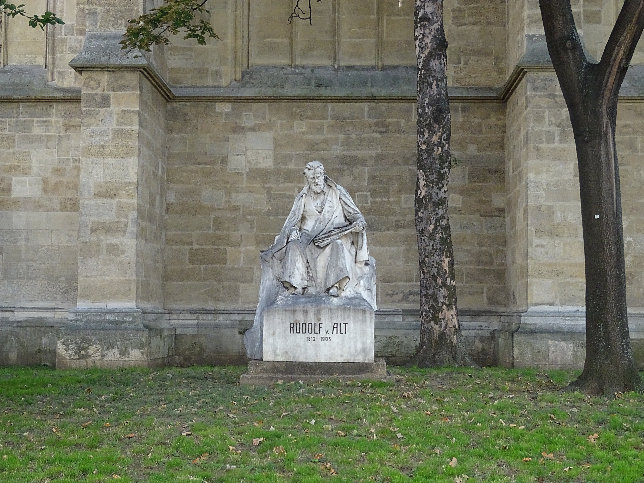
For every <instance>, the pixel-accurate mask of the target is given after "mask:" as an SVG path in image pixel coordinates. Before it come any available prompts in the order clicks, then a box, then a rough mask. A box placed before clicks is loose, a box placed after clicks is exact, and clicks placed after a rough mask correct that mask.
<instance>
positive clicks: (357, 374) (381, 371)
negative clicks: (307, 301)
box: [239, 359, 395, 386]
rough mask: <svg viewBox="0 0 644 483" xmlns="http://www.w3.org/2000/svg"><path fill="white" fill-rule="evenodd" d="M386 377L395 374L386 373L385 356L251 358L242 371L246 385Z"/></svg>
mask: <svg viewBox="0 0 644 483" xmlns="http://www.w3.org/2000/svg"><path fill="white" fill-rule="evenodd" d="M327 380H334V381H360V380H371V381H386V382H394V381H395V377H394V376H392V375H390V374H388V373H387V365H386V363H385V361H384V359H376V360H375V361H374V362H276V361H250V362H249V363H248V372H247V373H246V374H242V376H241V377H240V379H239V383H240V384H243V385H255V386H267V385H271V384H277V383H280V382H299V381H301V382H318V381H327Z"/></svg>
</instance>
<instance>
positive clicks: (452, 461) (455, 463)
mask: <svg viewBox="0 0 644 483" xmlns="http://www.w3.org/2000/svg"><path fill="white" fill-rule="evenodd" d="M457 464H458V460H457V459H456V458H452V460H451V461H450V462H449V465H450V466H451V467H452V468H456V465H457Z"/></svg>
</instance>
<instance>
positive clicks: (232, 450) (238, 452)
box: [228, 446, 241, 454]
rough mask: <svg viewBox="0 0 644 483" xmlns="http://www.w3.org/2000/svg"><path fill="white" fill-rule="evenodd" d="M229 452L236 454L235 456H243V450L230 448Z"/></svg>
mask: <svg viewBox="0 0 644 483" xmlns="http://www.w3.org/2000/svg"><path fill="white" fill-rule="evenodd" d="M228 451H230V452H231V453H235V454H241V450H238V449H237V448H235V447H234V446H228Z"/></svg>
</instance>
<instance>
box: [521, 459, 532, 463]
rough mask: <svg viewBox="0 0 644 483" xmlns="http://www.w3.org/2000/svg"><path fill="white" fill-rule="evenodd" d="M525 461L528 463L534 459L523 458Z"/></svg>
mask: <svg viewBox="0 0 644 483" xmlns="http://www.w3.org/2000/svg"><path fill="white" fill-rule="evenodd" d="M523 461H525V462H526V463H527V462H528V461H532V458H523Z"/></svg>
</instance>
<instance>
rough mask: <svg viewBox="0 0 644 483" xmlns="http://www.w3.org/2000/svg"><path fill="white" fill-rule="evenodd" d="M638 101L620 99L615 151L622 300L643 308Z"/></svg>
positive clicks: (642, 140) (642, 146) (642, 132)
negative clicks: (621, 222) (621, 237)
mask: <svg viewBox="0 0 644 483" xmlns="http://www.w3.org/2000/svg"><path fill="white" fill-rule="evenodd" d="M641 106H642V104H641V103H639V102H629V101H622V102H620V103H619V104H618V107H617V135H616V138H617V140H616V141H617V155H618V157H619V169H620V171H619V175H620V186H621V191H622V216H623V220H624V256H625V261H626V287H627V288H626V297H627V298H626V300H627V303H628V306H629V308H631V309H632V310H634V311H638V312H644V269H643V267H644V193H642V185H644V122H642V110H641V109H642V107H641Z"/></svg>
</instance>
